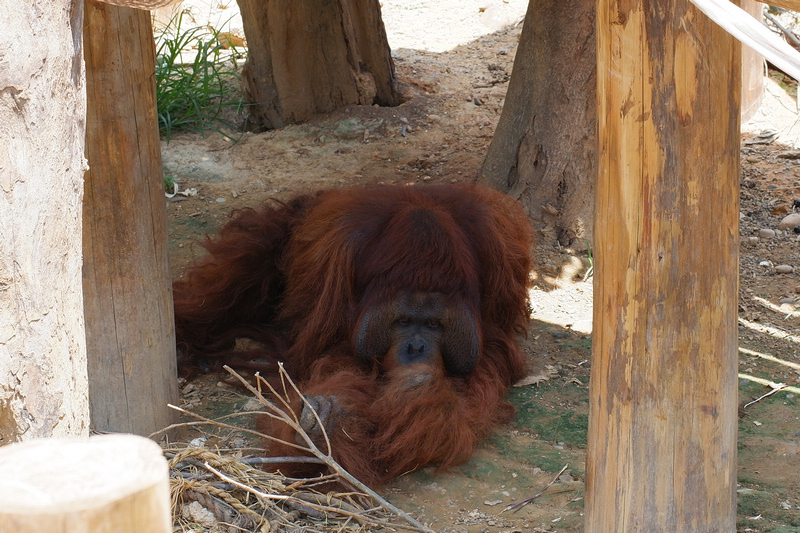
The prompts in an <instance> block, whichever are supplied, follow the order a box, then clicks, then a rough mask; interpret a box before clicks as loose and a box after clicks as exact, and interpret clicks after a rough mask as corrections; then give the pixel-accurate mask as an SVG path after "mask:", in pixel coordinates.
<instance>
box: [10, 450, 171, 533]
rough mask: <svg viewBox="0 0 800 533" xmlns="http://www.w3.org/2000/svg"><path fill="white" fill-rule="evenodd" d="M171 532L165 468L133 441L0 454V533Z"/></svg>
mask: <svg viewBox="0 0 800 533" xmlns="http://www.w3.org/2000/svg"><path fill="white" fill-rule="evenodd" d="M170 530H171V521H170V499H169V485H168V469H167V462H166V460H165V459H164V457H163V455H162V454H161V448H160V447H159V446H158V445H157V444H156V443H154V442H153V441H151V440H148V439H145V438H143V437H138V436H135V435H103V436H98V437H91V438H89V439H41V440H35V441H29V442H25V443H17V444H11V445H9V446H5V447H3V448H0V531H3V532H4V533H17V532H23V531H26V532H27V531H42V532H45V531H59V532H63V533H72V532H78V531H80V532H90V533H94V532H106V531H108V532H111V531H113V532H115V533H126V532H131V533H132V532H134V531H148V532H154V533H161V532H168V531H170Z"/></svg>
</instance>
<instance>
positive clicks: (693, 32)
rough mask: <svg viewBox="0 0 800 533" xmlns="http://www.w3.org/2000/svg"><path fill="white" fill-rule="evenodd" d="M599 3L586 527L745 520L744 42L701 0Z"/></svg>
mask: <svg viewBox="0 0 800 533" xmlns="http://www.w3.org/2000/svg"><path fill="white" fill-rule="evenodd" d="M597 6H598V8H597V50H598V58H597V61H598V69H597V70H598V76H597V77H598V132H599V151H598V154H599V159H598V181H597V195H596V205H595V232H594V235H595V249H594V252H595V263H594V264H595V272H594V286H595V289H594V334H593V345H592V352H593V355H592V375H591V387H590V420H589V438H588V454H587V464H586V477H587V479H586V531H587V532H588V533H609V532H623V531H624V532H626V533H634V532H642V533H644V532H654V531H657V532H667V531H668V532H673V533H678V532H696V531H704V532H716V531H720V532H722V531H725V532H730V531H734V530H735V528H736V431H737V402H736V398H737V378H736V368H737V294H738V216H739V200H738V182H739V87H740V58H741V48H740V46H739V44H738V42H736V41H735V40H734V39H733V38H732V37H731V36H730V35H728V34H727V33H726V32H725V31H724V30H722V29H721V28H720V27H719V26H717V25H716V24H714V23H713V22H712V21H711V20H710V19H708V18H707V17H705V16H704V15H703V14H702V13H701V12H699V11H698V10H697V9H696V8H695V7H694V6H692V5H691V4H690V3H689V0H632V1H631V0H598V4H597Z"/></svg>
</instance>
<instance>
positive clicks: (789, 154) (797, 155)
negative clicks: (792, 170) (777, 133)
mask: <svg viewBox="0 0 800 533" xmlns="http://www.w3.org/2000/svg"><path fill="white" fill-rule="evenodd" d="M778 157H779V158H780V159H800V150H787V151H785V152H781V153H779V154H778Z"/></svg>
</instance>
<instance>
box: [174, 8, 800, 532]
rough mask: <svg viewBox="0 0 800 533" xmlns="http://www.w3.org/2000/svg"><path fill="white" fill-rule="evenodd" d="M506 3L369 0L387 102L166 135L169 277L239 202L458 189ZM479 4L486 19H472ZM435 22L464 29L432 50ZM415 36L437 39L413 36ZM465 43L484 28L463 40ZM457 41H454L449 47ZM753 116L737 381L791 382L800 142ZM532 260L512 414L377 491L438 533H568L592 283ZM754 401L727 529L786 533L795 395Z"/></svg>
mask: <svg viewBox="0 0 800 533" xmlns="http://www.w3.org/2000/svg"><path fill="white" fill-rule="evenodd" d="M519 3H520V2H516V3H508V2H489V1H487V2H483V4H485V6H484V5H481V4H479V3H475V2H454V3H451V2H441V3H440V4H441V5H442V6H441V7H443V8H445V9H446V6H448V5H451V4H452V5H456V4H457V5H459V6H466V7H465V11H464V17H465V18H464V19H463V20H462V21H461V22H455V23H449V22H445V23H442V20H441V19H442V17H445V16H446V14H447V12H446V11H440V12H438V13H437V12H433V11H432V9H433V8H432V7H431V6H430V5H432V4H435V2H422V1H416V2H410V1H406V2H402V1H400V0H396V1H384V2H383V9H384V16H385V19H386V21H387V31H388V32H389V36H390V37H389V38H390V42H392V43H393V50H394V51H393V55H394V59H395V64H396V69H397V76H398V79H399V81H400V83H401V86H402V87H403V90H404V92H405V93H406V95H407V96H408V100H407V101H406V102H405V103H404V104H402V105H401V106H399V107H396V108H379V107H357V106H354V107H351V108H348V109H343V110H341V111H339V112H337V113H334V114H332V115H330V116H321V117H319V118H318V119H316V120H314V121H312V122H310V123H308V124H303V125H297V126H289V127H286V128H282V129H280V130H276V131H270V132H266V133H260V134H250V133H245V134H242V135H241V137H240V138H239V139H238V140H237V141H236V142H231V141H230V140H227V139H225V138H223V137H222V136H218V135H211V136H207V137H206V138H202V137H201V136H199V135H194V134H179V135H175V136H174V137H173V139H172V141H171V142H170V143H168V144H167V143H164V144H163V156H164V168H165V172H166V174H167V175H169V176H170V177H172V178H173V179H176V180H177V181H178V183H179V186H180V188H181V189H182V190H185V189H188V188H195V189H196V190H197V193H198V194H197V195H196V196H188V197H184V196H180V195H178V196H176V197H174V198H173V199H170V200H168V201H167V211H168V216H169V237H170V249H171V268H172V272H173V275H174V276H175V277H178V276H180V273H181V271H182V270H183V268H185V266H186V265H187V264H188V263H189V262H191V260H192V259H193V258H194V257H198V256H199V255H201V254H202V249H201V248H200V247H198V246H197V245H195V244H193V243H194V242H196V241H198V240H201V239H202V238H203V237H204V236H205V235H207V234H213V233H214V232H215V231H216V230H217V229H218V228H219V227H220V225H222V224H223V223H224V222H225V221H226V220H227V217H228V214H229V213H230V211H231V210H232V209H235V208H238V207H244V206H257V205H259V204H261V203H262V202H264V201H265V200H267V199H269V198H279V199H285V198H288V197H289V196H291V195H293V194H295V193H298V192H304V191H310V190H315V189H318V188H323V187H341V186H346V185H358V184H366V183H376V182H385V183H399V184H406V183H420V184H421V183H440V182H451V181H470V180H473V179H474V178H475V176H476V173H477V170H478V168H479V167H480V164H481V161H482V159H483V157H484V155H485V154H486V150H487V147H488V145H489V142H490V141H491V138H492V135H493V133H494V130H495V126H496V124H497V120H498V118H499V115H500V111H501V109H502V105H503V99H504V95H505V91H506V88H507V85H508V78H509V76H510V75H511V70H512V64H513V58H514V53H515V50H516V46H517V42H518V39H519V34H520V30H521V25H520V24H518V22H519V21H520V20H521V18H522V15H523V14H524V4H526V3H527V2H521V3H522V4H523V5H522V6H521V8H520V6H519V5H518V4H519ZM429 4H430V5H429ZM486 6H488V7H491V8H493V9H492V11H489V10H488V9H483V10H481V7H486ZM495 8H496V9H495ZM459 9H461V8H460V7H459ZM453 10H454V13H455V8H453ZM470 10H471V11H470ZM487 11H489V15H491V17H490V16H489V15H486V12H487ZM460 13H461V12H460V11H459V12H458V13H455V14H454V16H455V15H458V16H461V15H460ZM508 23H510V25H507V26H504V24H508ZM426 24H428V25H427V26H426ZM492 25H497V26H498V27H499V26H503V28H502V29H500V30H499V31H496V32H494V33H490V31H491V30H494V29H497V28H495V27H492ZM450 26H453V28H454V29H460V30H461V31H462V33H463V35H460V36H455V38H454V40H453V41H443V42H439V40H442V37H441V34H444V33H446V30H447V29H448V27H450ZM420 27H421V28H425V27H427V28H431V27H435V28H437V30H436V31H429V30H428V31H425V32H422V33H421V32H420V30H419V29H418V28H420ZM481 28H482V30H481ZM481 31H483V32H484V33H488V34H486V35H483V36H478V34H479V33H481ZM429 34H430V35H433V37H429V36H428V35H429ZM459 38H461V39H462V41H463V43H462V44H459V45H452V46H451V43H453V42H457V41H458V39H459ZM426 39H428V40H427V41H426ZM396 43H401V45H398V44H396ZM414 43H421V44H419V46H416V47H414ZM423 48H428V49H423ZM767 104H768V105H767ZM767 104H765V106H764V107H763V108H762V111H761V112H760V113H759V114H758V115H757V117H756V118H755V119H754V120H753V121H752V122H751V123H750V124H749V125H748V130H749V131H745V132H744V133H743V145H742V174H741V179H742V188H741V224H740V234H741V247H740V252H741V290H740V298H739V302H740V345H741V348H742V353H741V357H740V371H741V372H742V373H743V374H747V375H749V376H753V377H754V378H761V379H766V380H768V381H770V382H776V383H783V384H787V385H790V386H794V387H798V386H800V346H799V345H798V343H799V342H800V311H797V310H798V308H800V304H798V301H800V276H799V275H798V274H799V273H800V270H798V269H800V235H798V233H796V231H795V228H796V227H797V230H798V231H800V223H794V224H792V225H790V226H789V227H787V228H784V229H779V225H780V223H781V220H782V219H783V217H784V216H786V215H788V214H790V213H792V212H793V211H795V210H798V211H800V207H797V206H794V204H793V202H794V200H795V198H798V199H800V159H799V158H798V157H800V156H795V154H793V153H791V147H793V146H794V145H796V144H797V142H798V141H799V140H800V133H797V132H796V131H795V126H796V123H795V122H794V119H795V118H796V116H795V115H793V113H794V102H793V101H792V99H791V98H787V97H786V95H785V94H782V93H781V90H780V89H779V88H778V87H777V85H774V84H770V85H769V90H768V94H767ZM767 127H773V128H775V129H777V130H778V132H779V133H780V136H779V137H778V138H777V140H774V141H772V142H771V143H769V144H748V142H747V139H750V138H752V137H753V136H754V135H755V132H757V131H759V130H761V129H764V128H767ZM780 143H782V144H780ZM798 205H800V203H799V204H798ZM701 239H702V234H701V233H699V234H698V240H699V241H700V240H701ZM537 258H538V264H539V268H538V272H537V276H538V277H537V286H536V287H535V288H534V289H533V291H532V294H531V299H532V307H533V317H532V323H531V328H530V332H529V336H528V340H527V342H526V350H527V352H528V354H529V357H530V361H531V369H532V370H531V372H532V375H535V376H537V379H534V380H533V381H534V382H535V384H531V385H526V386H522V387H518V388H515V389H514V390H513V391H512V393H511V398H512V400H513V402H514V404H515V405H516V406H517V409H518V415H517V418H516V420H515V421H514V423H513V424H511V425H510V426H509V427H507V428H505V429H504V430H502V431H500V432H498V433H497V434H496V435H495V436H494V437H493V438H491V439H490V440H489V441H487V442H486V443H485V444H484V445H483V446H482V447H481V448H480V450H479V451H478V453H477V454H476V455H475V457H474V458H473V459H472V460H471V461H470V462H469V463H468V464H466V465H463V466H461V467H457V468H453V469H451V470H449V471H446V472H435V471H434V470H433V469H424V470H422V471H419V472H416V473H413V474H410V475H406V476H403V477H401V478H400V479H397V480H396V481H395V482H393V483H392V484H390V485H389V486H388V487H386V488H385V489H384V490H383V491H382V492H383V493H384V494H385V495H386V496H387V497H388V498H389V499H390V500H391V501H392V502H393V503H395V504H397V505H398V506H400V507H401V508H403V509H404V510H406V511H408V512H410V513H411V514H413V515H414V516H415V517H417V518H418V519H420V520H421V521H422V522H425V523H427V524H429V525H430V526H431V527H432V528H433V529H435V530H437V531H447V532H469V533H478V532H498V533H499V532H503V533H510V532H516V531H520V532H522V531H526V532H527V531H548V532H556V531H559V532H578V531H582V530H583V481H584V459H585V446H586V429H587V418H588V417H587V413H588V390H587V389H588V382H589V371H590V366H591V358H590V348H591V305H592V284H591V283H592V282H591V278H589V279H588V280H584V279H583V278H584V275H585V270H586V265H587V258H586V255H585V253H584V254H580V253H579V254H575V253H572V251H569V250H563V249H551V250H541V249H540V250H538V251H537ZM764 355H767V356H771V357H772V358H773V359H769V358H765V357H764ZM775 359H777V360H779V361H776V360H775ZM780 361H783V362H784V363H781V362H780ZM183 390H184V393H185V394H184V401H185V404H186V405H187V406H188V407H190V408H194V409H211V410H213V409H217V410H219V409H220V405H228V406H230V405H231V400H232V399H236V398H238V396H237V394H238V393H236V392H235V391H232V390H231V389H230V388H229V387H227V386H226V385H223V384H218V383H217V380H216V379H215V378H209V377H202V378H200V379H198V380H197V381H196V382H193V383H190V384H185V385H184V387H183ZM771 390H772V389H771V388H770V387H769V386H766V385H764V384H760V383H757V382H755V380H753V379H749V378H746V377H742V378H741V381H740V387H739V399H738V402H739V405H740V414H741V419H740V427H739V429H740V431H739V483H740V485H739V490H738V492H739V513H738V530H739V531H742V532H744V531H753V532H775V533H778V532H780V533H788V532H800V402H798V398H799V397H800V394H798V392H793V391H787V390H780V391H778V392H775V393H774V394H772V395H770V396H768V397H766V398H763V399H761V400H760V401H758V402H756V403H754V404H752V405H748V406H745V404H748V402H751V401H753V400H755V399H757V398H759V397H761V396H762V395H764V394H766V393H768V392H770V391H771ZM190 436H191V437H192V438H194V437H195V436H200V434H199V432H198V433H197V435H190ZM230 440H231V442H233V443H234V445H235V443H236V442H237V441H236V438H233V437H230ZM231 442H228V444H229V445H230V444H231ZM564 465H568V466H567V468H566V470H565V472H564V474H562V475H561V476H560V477H559V478H558V480H557V481H556V482H555V483H554V484H553V485H552V486H551V487H550V488H549V489H548V491H547V492H546V493H545V494H544V495H543V496H541V497H539V498H537V499H536V500H535V501H534V502H533V503H531V504H529V505H526V506H524V507H523V508H522V509H521V510H519V511H517V512H502V511H503V509H504V508H505V507H506V506H507V505H509V504H510V503H513V502H516V501H519V500H521V499H523V498H526V497H529V496H531V495H533V494H535V493H536V492H538V491H539V490H541V489H542V488H543V487H545V486H546V485H547V484H548V483H549V482H550V481H551V480H553V478H554V476H556V474H557V473H558V472H559V471H560V470H561V468H562V467H563V466H564Z"/></svg>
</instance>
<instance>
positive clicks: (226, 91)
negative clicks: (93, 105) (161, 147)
mask: <svg viewBox="0 0 800 533" xmlns="http://www.w3.org/2000/svg"><path fill="white" fill-rule="evenodd" d="M229 49H232V52H227V51H226V50H229ZM192 50H194V52H193V53H194V58H193V60H192V61H190V62H184V59H183V57H182V54H184V55H185V54H190V53H192V52H191V51H192ZM244 55H245V50H244V49H237V48H236V47H235V46H234V45H233V44H232V43H231V40H230V39H225V38H224V36H223V35H222V34H221V32H220V31H219V30H216V29H214V28H204V27H194V28H188V29H187V28H185V27H184V13H183V11H181V12H180V13H179V14H178V15H176V17H175V18H173V19H172V20H171V21H170V23H169V24H168V25H167V26H166V27H165V28H164V29H163V31H161V32H160V33H158V34H157V35H156V73H155V74H156V101H157V105H158V127H159V131H160V132H161V134H162V135H164V137H166V139H167V140H169V139H170V137H171V136H172V133H173V132H175V131H181V130H183V131H187V130H188V131H198V132H200V133H203V134H204V133H205V132H206V131H209V130H210V131H216V132H218V133H220V134H222V135H224V136H226V137H228V138H231V135H230V133H229V131H230V130H232V129H235V128H234V127H233V125H232V124H231V123H230V122H228V121H227V120H225V118H224V116H223V113H224V111H226V110H228V109H231V108H234V109H237V110H238V109H241V107H242V105H243V104H242V99H241V97H239V96H233V97H232V96H230V95H231V94H232V93H234V92H238V91H237V90H236V87H237V86H238V83H239V73H238V69H237V65H236V60H237V59H241V58H243V57H244Z"/></svg>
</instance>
